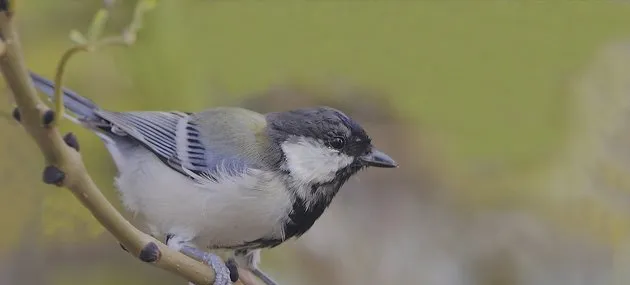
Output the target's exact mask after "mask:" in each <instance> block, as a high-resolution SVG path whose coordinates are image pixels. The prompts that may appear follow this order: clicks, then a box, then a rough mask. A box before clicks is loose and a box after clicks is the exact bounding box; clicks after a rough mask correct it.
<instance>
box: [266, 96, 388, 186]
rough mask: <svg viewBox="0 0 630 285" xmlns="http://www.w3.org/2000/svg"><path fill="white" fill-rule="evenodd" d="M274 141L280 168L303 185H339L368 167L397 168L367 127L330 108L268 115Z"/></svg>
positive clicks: (271, 136) (269, 129)
mask: <svg viewBox="0 0 630 285" xmlns="http://www.w3.org/2000/svg"><path fill="white" fill-rule="evenodd" d="M266 117H267V125H268V128H267V131H268V135H269V137H270V138H271V140H272V144H274V146H275V147H276V148H277V149H279V150H280V151H281V152H282V160H281V162H280V165H279V167H280V169H282V170H283V171H286V172H288V173H289V175H291V177H292V178H293V180H294V181H296V182H298V183H300V184H307V185H313V184H330V183H334V184H338V185H339V186H341V184H343V183H344V182H345V181H346V180H348V178H350V177H351V176H352V175H354V174H355V173H357V172H358V171H359V170H361V169H364V168H366V167H385V168H391V167H396V166H397V164H396V162H394V160H393V159H391V158H390V157H389V156H388V155H386V154H385V153H383V152H381V151H379V150H377V149H376V148H375V147H374V146H373V145H372V141H371V139H370V137H369V136H368V135H367V133H366V132H365V130H364V129H363V128H362V127H361V126H360V125H359V124H358V123H357V122H355V121H354V120H352V119H351V118H350V117H348V116H346V115H345V114H344V113H342V112H341V111H339V110H336V109H333V108H330V107H315V108H305V109H296V110H291V111H286V112H276V113H269V114H267V116H266Z"/></svg>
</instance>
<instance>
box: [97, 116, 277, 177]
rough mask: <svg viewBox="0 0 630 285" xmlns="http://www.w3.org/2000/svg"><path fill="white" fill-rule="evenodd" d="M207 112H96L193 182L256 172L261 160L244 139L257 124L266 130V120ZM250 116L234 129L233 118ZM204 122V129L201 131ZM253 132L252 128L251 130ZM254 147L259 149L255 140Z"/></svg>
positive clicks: (117, 132) (113, 128)
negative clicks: (224, 175)
mask: <svg viewBox="0 0 630 285" xmlns="http://www.w3.org/2000/svg"><path fill="white" fill-rule="evenodd" d="M211 110H214V111H209V112H208V111H206V112H205V113H197V114H187V113H183V112H159V111H155V112H153V111H139V112H110V111H104V110H97V111H96V114H97V116H99V117H100V118H102V119H103V120H105V121H106V122H107V123H109V126H110V132H111V133H112V134H114V135H117V136H129V137H131V138H132V139H134V140H136V141H138V142H139V143H141V144H142V145H143V146H145V147H146V148H147V149H149V150H150V151H152V152H153V153H154V154H155V155H156V156H157V157H158V158H160V160H161V161H162V162H164V163H165V164H167V165H168V166H169V167H171V168H173V169H175V170H177V171H179V172H180V173H182V174H184V175H186V176H188V177H189V178H191V179H193V180H195V181H197V182H199V183H207V182H210V181H216V180H217V178H218V176H219V175H221V174H228V175H232V176H234V175H242V174H244V173H246V171H247V169H249V168H252V167H253V168H256V167H257V166H258V165H259V162H260V160H259V159H258V157H256V156H253V155H252V154H253V153H255V152H253V151H252V149H248V148H246V147H244V146H245V145H246V144H244V143H243V140H242V139H245V136H251V135H252V129H251V128H252V126H253V127H254V128H260V127H261V125H264V122H265V121H264V119H262V120H261V118H262V117H257V116H256V114H257V113H254V112H251V111H248V110H244V109H239V108H217V109H211ZM243 115H245V120H243V121H242V122H245V123H249V124H250V126H247V125H243V124H238V123H237V124H235V127H236V128H235V129H229V128H228V126H229V124H226V123H227V122H229V121H230V120H237V121H239V119H240V118H241V117H242V116H243ZM200 124H202V125H203V126H204V128H203V129H201V128H200V127H199V125H200ZM245 128H248V129H245ZM252 145H257V144H256V143H255V142H254V143H253V144H252Z"/></svg>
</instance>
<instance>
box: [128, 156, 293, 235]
mask: <svg viewBox="0 0 630 285" xmlns="http://www.w3.org/2000/svg"><path fill="white" fill-rule="evenodd" d="M119 171H120V175H119V177H118V178H117V179H116V184H117V188H118V189H119V191H120V193H121V196H122V197H121V198H122V201H123V203H124V205H125V206H126V207H127V208H128V209H129V210H131V211H133V212H136V213H138V214H140V215H142V216H143V217H144V218H145V219H146V220H147V221H148V223H150V225H151V227H152V228H154V229H155V230H157V231H158V232H159V234H167V233H171V234H176V235H180V236H185V237H188V238H191V239H193V238H194V239H195V242H196V243H197V244H198V245H199V246H211V247H212V246H236V245H239V244H242V243H244V242H247V241H252V240H256V239H260V238H264V237H276V238H277V237H282V236H283V232H282V231H283V224H284V222H285V221H286V219H287V218H288V216H287V215H288V213H289V211H290V209H291V206H292V204H291V199H290V195H289V193H288V192H287V190H286V189H285V186H284V184H282V182H281V181H280V180H279V179H277V178H276V177H275V176H274V175H272V174H270V173H265V172H262V171H258V170H255V171H252V172H251V173H250V174H249V175H244V176H243V177H227V178H225V179H223V180H221V181H219V182H217V183H213V182H209V183H206V184H204V185H200V184H196V183H193V182H192V181H191V180H190V179H188V178H187V177H184V176H183V175H181V174H180V173H178V172H176V171H174V170H172V169H171V168H169V167H168V166H166V165H164V164H163V163H162V162H161V161H160V160H159V159H157V158H156V157H155V156H154V155H153V154H152V153H150V152H149V151H148V150H146V149H143V148H137V149H136V150H134V151H133V152H129V155H128V157H126V159H125V163H122V166H121V169H119ZM262 189H264V190H262Z"/></svg>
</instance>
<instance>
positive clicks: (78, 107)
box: [30, 72, 98, 120]
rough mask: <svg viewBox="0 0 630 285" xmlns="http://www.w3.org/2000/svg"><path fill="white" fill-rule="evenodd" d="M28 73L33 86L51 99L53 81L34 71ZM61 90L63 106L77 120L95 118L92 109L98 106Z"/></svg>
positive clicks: (65, 90)
mask: <svg viewBox="0 0 630 285" xmlns="http://www.w3.org/2000/svg"><path fill="white" fill-rule="evenodd" d="M30 75H31V79H33V83H34V84H35V87H37V89H39V91H41V92H43V93H44V94H46V95H48V98H49V99H50V100H51V101H52V100H53V97H54V96H55V83H54V82H52V81H50V80H48V79H46V78H44V77H42V76H40V75H38V74H36V73H34V72H30ZM62 92H63V104H64V106H65V107H66V109H68V110H69V111H70V112H72V113H74V114H75V115H76V116H77V117H78V119H79V120H86V119H87V120H89V119H93V118H96V115H95V114H94V111H95V110H97V109H98V106H97V105H96V104H95V103H94V102H92V101H91V100H89V99H87V98H85V97H82V96H80V95H79V94H77V93H75V92H74V91H72V90H69V89H66V88H63V89H62Z"/></svg>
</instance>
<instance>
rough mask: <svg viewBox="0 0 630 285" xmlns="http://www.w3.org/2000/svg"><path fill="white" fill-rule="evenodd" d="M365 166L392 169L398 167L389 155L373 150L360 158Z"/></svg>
mask: <svg viewBox="0 0 630 285" xmlns="http://www.w3.org/2000/svg"><path fill="white" fill-rule="evenodd" d="M360 159H361V161H363V162H364V163H365V164H366V165H367V166H373V167H383V168H392V167H398V164H397V163H396V162H395V161H394V160H393V159H392V158H391V157H389V155H387V154H385V153H384V152H382V151H380V150H378V149H375V148H373V149H372V151H370V152H369V153H368V154H366V155H363V156H361V157H360Z"/></svg>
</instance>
